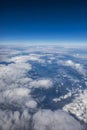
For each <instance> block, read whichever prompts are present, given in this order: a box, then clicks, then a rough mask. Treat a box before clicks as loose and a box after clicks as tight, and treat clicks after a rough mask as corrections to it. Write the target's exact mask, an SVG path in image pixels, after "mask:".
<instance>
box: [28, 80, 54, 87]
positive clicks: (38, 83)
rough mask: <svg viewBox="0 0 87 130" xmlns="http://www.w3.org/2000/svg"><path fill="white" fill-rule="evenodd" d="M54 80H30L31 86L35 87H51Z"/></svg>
mask: <svg viewBox="0 0 87 130" xmlns="http://www.w3.org/2000/svg"><path fill="white" fill-rule="evenodd" d="M52 85H53V84H52V81H51V79H39V80H33V81H32V82H30V86H31V87H34V88H40V87H41V88H46V89H48V88H50V87H52Z"/></svg>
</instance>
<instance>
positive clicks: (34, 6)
mask: <svg viewBox="0 0 87 130" xmlns="http://www.w3.org/2000/svg"><path fill="white" fill-rule="evenodd" d="M0 2H1V1H0ZM0 19H1V20H0V40H1V41H10V40H13V41H15V40H18V41H20V40H21V41H22V40H27V41H28V40H34V41H35V40H37V41H38V40H42V41H43V40H48V41H51V40H54V41H55V40H58V41H82V42H83V41H87V0H27V1H26V0H2V3H1V4H0Z"/></svg>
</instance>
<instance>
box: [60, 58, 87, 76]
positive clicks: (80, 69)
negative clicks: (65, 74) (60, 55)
mask: <svg viewBox="0 0 87 130" xmlns="http://www.w3.org/2000/svg"><path fill="white" fill-rule="evenodd" d="M58 63H59V64H62V65H64V66H70V67H72V68H74V69H76V70H77V71H78V72H80V73H81V74H83V75H85V71H84V68H83V65H81V64H80V63H75V62H73V61H72V60H67V61H62V60H60V61H59V62H58Z"/></svg>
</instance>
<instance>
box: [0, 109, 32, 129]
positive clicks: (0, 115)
mask: <svg viewBox="0 0 87 130" xmlns="http://www.w3.org/2000/svg"><path fill="white" fill-rule="evenodd" d="M30 118H31V116H30V114H29V113H28V111H27V109H26V110H24V111H23V112H22V114H21V113H20V112H19V111H13V112H12V111H2V110H0V130H19V129H21V130H29V125H30V124H29V122H30Z"/></svg>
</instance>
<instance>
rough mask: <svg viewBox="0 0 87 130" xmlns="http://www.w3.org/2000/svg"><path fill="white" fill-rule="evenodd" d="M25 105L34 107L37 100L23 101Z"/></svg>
mask: <svg viewBox="0 0 87 130" xmlns="http://www.w3.org/2000/svg"><path fill="white" fill-rule="evenodd" d="M25 105H26V106H27V107H28V108H31V109H33V108H36V107H37V102H36V101H34V100H29V101H27V102H26V103H25Z"/></svg>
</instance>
